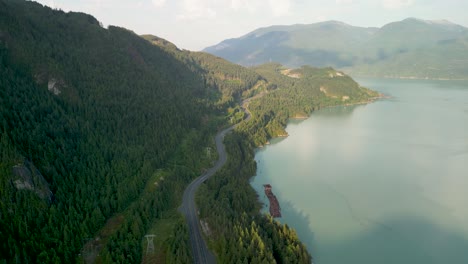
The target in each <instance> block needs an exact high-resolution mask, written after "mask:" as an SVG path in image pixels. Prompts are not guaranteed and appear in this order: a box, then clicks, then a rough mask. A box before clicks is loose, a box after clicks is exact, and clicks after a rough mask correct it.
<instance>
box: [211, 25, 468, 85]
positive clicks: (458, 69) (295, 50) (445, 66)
mask: <svg viewBox="0 0 468 264" xmlns="http://www.w3.org/2000/svg"><path fill="white" fill-rule="evenodd" d="M467 40H468V28H466V27H464V26H462V25H458V24H455V23H453V22H450V21H448V20H424V19H419V18H406V19H404V20H401V21H396V22H391V23H388V24H386V25H384V26H382V27H380V28H377V27H359V26H352V25H349V24H346V23H343V22H340V21H335V20H331V21H325V22H318V23H313V24H295V25H275V26H270V27H264V28H259V29H256V30H253V31H251V32H249V33H247V34H245V35H243V36H241V37H239V38H231V39H227V40H224V41H222V42H220V43H218V44H217V45H214V46H210V47H207V48H205V49H204V51H205V52H209V53H211V54H214V55H217V56H220V57H222V58H225V59H227V60H229V61H231V62H235V63H239V64H241V65H244V66H254V65H258V64H262V63H265V62H271V61H274V62H278V63H281V64H284V65H286V66H290V67H299V66H302V65H312V66H317V67H327V66H331V67H336V68H338V69H340V70H343V71H345V72H346V73H349V74H352V75H356V76H375V77H414V78H421V79H467V78H468V70H467V69H468V55H467V54H468V45H467V44H466V43H467ZM415 62H416V64H415Z"/></svg>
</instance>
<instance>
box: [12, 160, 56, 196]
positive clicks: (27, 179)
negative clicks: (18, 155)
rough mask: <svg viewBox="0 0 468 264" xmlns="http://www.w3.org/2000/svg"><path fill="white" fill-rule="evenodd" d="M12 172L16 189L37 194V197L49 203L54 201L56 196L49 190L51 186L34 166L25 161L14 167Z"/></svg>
mask: <svg viewBox="0 0 468 264" xmlns="http://www.w3.org/2000/svg"><path fill="white" fill-rule="evenodd" d="M12 172H13V179H12V181H13V184H14V185H15V187H16V189H18V190H26V191H32V192H35V193H36V194H37V196H39V197H40V198H41V199H43V200H46V201H47V202H51V201H52V200H53V197H54V195H53V193H52V192H51V191H50V189H49V184H48V183H47V181H46V180H45V179H44V177H43V176H42V174H41V172H40V171H39V170H38V169H37V168H36V167H35V166H34V164H32V163H31V162H29V161H27V160H25V161H23V162H22V163H20V164H18V165H15V166H13V169H12Z"/></svg>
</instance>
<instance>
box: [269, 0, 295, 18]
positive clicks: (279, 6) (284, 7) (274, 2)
mask: <svg viewBox="0 0 468 264" xmlns="http://www.w3.org/2000/svg"><path fill="white" fill-rule="evenodd" d="M268 2H269V4H270V8H271V11H272V12H273V15H274V16H285V15H289V9H290V8H291V1H290V0H269V1H268Z"/></svg>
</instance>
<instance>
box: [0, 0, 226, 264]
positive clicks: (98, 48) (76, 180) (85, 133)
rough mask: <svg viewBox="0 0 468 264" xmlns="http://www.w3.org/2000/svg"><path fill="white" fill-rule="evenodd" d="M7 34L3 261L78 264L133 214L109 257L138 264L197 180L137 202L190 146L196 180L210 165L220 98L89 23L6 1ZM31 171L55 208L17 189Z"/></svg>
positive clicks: (133, 40)
mask: <svg viewBox="0 0 468 264" xmlns="http://www.w3.org/2000/svg"><path fill="white" fill-rule="evenodd" d="M0 32H1V33H0V38H1V42H0V58H1V59H0V61H1V67H0V71H1V75H0V76H1V78H0V79H1V83H0V85H1V87H0V88H1V89H0V93H1V96H0V100H1V104H0V113H1V114H0V126H1V128H0V131H1V138H2V146H1V149H2V156H1V168H2V170H1V185H2V186H1V187H2V188H1V192H2V193H1V196H0V199H1V200H2V203H1V208H0V210H1V218H0V221H1V227H2V228H1V230H2V231H1V233H0V236H1V240H2V241H5V243H2V245H1V246H0V251H1V254H0V255H1V258H2V259H6V260H7V262H13V261H14V260H16V261H19V262H24V263H26V262H31V261H32V260H34V261H37V262H45V263H49V262H66V261H73V260H74V259H75V258H76V257H77V256H78V253H79V250H80V248H81V246H82V245H83V243H84V242H86V241H87V240H89V238H91V237H93V235H94V233H95V232H96V231H97V230H98V229H99V228H101V227H102V226H103V225H104V223H105V221H106V219H109V218H110V217H111V216H112V215H114V214H116V213H120V212H122V211H124V210H126V208H128V207H129V206H130V205H133V207H134V208H135V209H132V210H135V213H134V216H132V217H133V218H132V217H129V218H128V222H125V221H124V222H122V223H121V226H120V227H119V228H120V229H119V230H122V233H123V234H125V238H124V239H122V238H120V239H117V238H115V239H114V241H113V242H112V250H109V254H108V255H107V257H108V260H109V262H110V261H111V260H112V262H118V261H120V260H119V258H120V257H121V255H122V254H123V255H122V256H125V259H126V260H127V261H129V262H138V259H139V258H141V254H140V252H141V248H140V245H139V241H140V239H141V237H142V236H143V235H144V233H145V232H146V229H147V228H148V224H149V221H150V219H153V218H155V217H156V216H157V215H159V214H161V213H162V212H163V211H165V210H167V209H168V208H171V207H175V206H177V196H175V195H174V193H177V190H181V189H182V188H183V186H184V185H185V184H187V183H188V181H189V180H190V179H191V178H192V177H193V176H194V172H191V171H176V172H174V174H175V173H177V177H175V176H174V177H167V178H168V179H167V180H166V181H164V182H163V183H162V184H161V185H160V187H159V188H160V189H159V191H158V192H157V193H153V194H152V195H151V197H149V198H148V197H141V198H145V199H147V200H145V201H144V202H142V203H141V204H137V205H138V206H136V205H134V201H135V199H136V198H140V193H141V192H142V190H143V189H144V187H145V185H146V183H147V182H148V181H149V180H150V179H151V178H152V177H153V175H154V173H155V171H156V169H158V168H164V167H167V166H168V162H169V161H170V160H171V159H172V158H173V157H175V156H176V155H178V154H177V153H178V152H180V151H179V150H178V149H179V144H180V142H181V141H184V140H185V139H186V138H190V140H189V141H188V142H190V143H187V144H188V146H186V148H187V149H190V152H187V151H186V150H184V151H185V152H183V154H184V156H182V157H181V158H179V160H180V162H181V164H184V163H185V164H190V160H188V161H187V160H184V157H185V156H190V155H192V156H195V157H199V160H197V161H196V162H194V163H193V164H196V165H197V166H195V167H194V169H195V170H197V169H201V168H200V167H201V166H203V163H201V161H203V159H205V162H206V163H208V162H209V160H208V158H207V157H206V155H203V153H204V152H203V150H204V148H205V147H206V146H208V145H209V144H210V143H209V142H210V141H209V135H210V134H211V133H214V131H211V130H215V128H216V123H213V120H212V119H211V118H210V115H213V114H216V108H215V107H214V106H213V103H210V102H209V101H208V100H203V99H204V98H206V95H207V94H211V93H217V90H216V89H215V88H214V87H209V86H206V85H205V81H204V80H203V77H202V76H200V75H198V74H196V73H194V72H193V71H192V70H191V69H190V68H189V67H188V66H187V65H185V64H183V63H181V62H180V61H178V60H177V59H175V58H174V57H173V56H172V55H171V54H168V53H167V52H165V51H163V50H162V49H160V48H158V47H155V46H153V45H151V44H150V43H148V42H147V41H145V40H143V39H141V38H140V37H139V36H137V35H135V34H133V33H132V32H129V31H128V30H125V29H121V28H117V27H109V29H104V28H102V27H101V26H100V25H99V22H98V21H97V20H96V19H94V18H93V17H91V16H89V15H86V14H80V13H73V12H70V13H64V12H61V11H55V10H51V9H49V8H45V7H42V6H41V5H39V4H37V3H32V2H23V1H0ZM205 135H206V136H205ZM28 163H32V164H34V166H35V167H37V169H38V170H39V171H40V172H41V174H42V176H43V178H44V179H45V180H46V182H47V183H48V185H49V187H50V190H51V191H52V193H53V199H52V201H50V202H49V201H47V200H44V199H41V197H40V196H37V195H35V192H32V191H30V190H29V189H25V188H20V187H19V186H18V185H14V184H12V183H13V182H15V181H16V180H17V178H18V177H19V176H18V175H14V174H12V172H11V171H12V169H11V168H13V166H23V164H28ZM175 170H177V169H175ZM169 175H172V174H169ZM33 188H34V189H33V190H35V188H36V187H35V186H33ZM133 220H135V221H133ZM130 227H131V229H132V232H130V233H129V232H127V231H126V230H128V228H130ZM124 252H125V253H124Z"/></svg>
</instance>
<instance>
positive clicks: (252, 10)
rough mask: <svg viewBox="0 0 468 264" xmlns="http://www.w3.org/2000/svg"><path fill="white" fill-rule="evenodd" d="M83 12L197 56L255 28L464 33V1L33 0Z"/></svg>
mask: <svg viewBox="0 0 468 264" xmlns="http://www.w3.org/2000/svg"><path fill="white" fill-rule="evenodd" d="M37 2H39V3H41V4H44V5H47V6H50V7H52V8H56V9H61V10H63V11H67V12H68V11H77V12H85V13H88V14H91V15H93V16H94V17H96V19H98V20H99V21H100V22H102V23H103V25H104V26H108V25H116V26H120V27H124V28H127V29H130V30H132V31H134V32H135V33H137V34H153V35H156V36H158V37H162V38H165V39H167V40H168V41H170V42H172V43H174V44H176V45H177V46H178V47H179V48H182V49H188V50H193V51H198V50H202V49H203V48H206V47H208V46H212V45H215V44H218V43H219V42H221V41H223V40H225V39H228V38H237V37H240V36H242V35H245V34H247V33H249V32H250V31H253V30H255V29H257V28H260V27H266V26H271V25H291V24H311V23H316V22H321V21H327V20H338V21H342V22H345V23H347V24H350V25H353V26H363V27H381V26H383V25H385V24H387V23H390V22H394V21H400V20H403V19H405V18H408V17H416V18H420V19H427V20H440V19H446V20H449V21H451V22H453V23H456V24H460V25H462V26H465V27H468V16H467V15H466V10H468V1H466V0H39V1H37Z"/></svg>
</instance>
